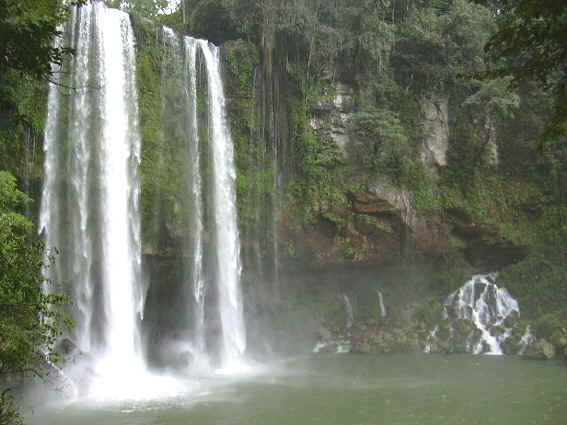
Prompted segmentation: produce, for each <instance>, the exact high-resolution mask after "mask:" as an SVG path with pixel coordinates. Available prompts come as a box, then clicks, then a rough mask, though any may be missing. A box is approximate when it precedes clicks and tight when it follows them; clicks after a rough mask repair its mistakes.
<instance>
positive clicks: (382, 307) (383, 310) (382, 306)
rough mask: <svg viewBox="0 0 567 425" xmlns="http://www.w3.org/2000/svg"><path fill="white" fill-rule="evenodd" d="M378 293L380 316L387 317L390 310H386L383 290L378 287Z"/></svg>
mask: <svg viewBox="0 0 567 425" xmlns="http://www.w3.org/2000/svg"><path fill="white" fill-rule="evenodd" d="M376 292H377V294H378V304H379V306H380V317H386V316H387V315H388V311H387V310H386V305H385V304H384V296H383V295H382V291H380V290H379V289H376Z"/></svg>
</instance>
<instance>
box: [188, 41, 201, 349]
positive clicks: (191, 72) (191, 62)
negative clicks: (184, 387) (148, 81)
mask: <svg viewBox="0 0 567 425" xmlns="http://www.w3.org/2000/svg"><path fill="white" fill-rule="evenodd" d="M183 44H184V49H185V66H186V72H185V87H186V93H187V113H188V119H189V131H188V136H189V158H191V159H192V167H191V197H192V200H193V210H192V220H191V224H192V226H191V227H192V232H193V247H192V249H193V267H192V274H191V287H192V289H193V291H192V293H193V298H194V303H195V309H194V314H193V320H194V324H193V331H194V345H195V348H196V350H197V352H198V353H200V354H201V355H202V354H203V353H204V352H205V351H206V348H205V289H206V288H205V279H204V277H203V217H202V215H203V202H202V180H201V160H200V152H199V131H198V130H199V129H198V126H197V66H196V62H197V40H196V39H194V38H191V37H185V38H184V40H183Z"/></svg>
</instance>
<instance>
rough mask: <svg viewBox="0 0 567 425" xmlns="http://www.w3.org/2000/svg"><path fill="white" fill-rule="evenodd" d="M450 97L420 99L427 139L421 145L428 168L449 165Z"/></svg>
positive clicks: (423, 158) (422, 154) (422, 157)
mask: <svg viewBox="0 0 567 425" xmlns="http://www.w3.org/2000/svg"><path fill="white" fill-rule="evenodd" d="M448 103H449V101H448V99H447V98H443V97H431V98H423V99H421V101H420V108H421V114H422V116H423V127H424V130H425V140H424V142H423V145H422V146H421V161H422V162H423V164H424V165H425V166H426V167H428V168H434V167H436V166H440V167H442V166H445V165H447V149H448V147H449V111H448Z"/></svg>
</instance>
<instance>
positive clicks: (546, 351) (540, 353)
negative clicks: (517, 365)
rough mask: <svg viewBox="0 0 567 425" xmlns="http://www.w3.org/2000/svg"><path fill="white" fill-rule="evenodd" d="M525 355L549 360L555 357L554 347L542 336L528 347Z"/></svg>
mask: <svg viewBox="0 0 567 425" xmlns="http://www.w3.org/2000/svg"><path fill="white" fill-rule="evenodd" d="M527 356H528V357H530V358H532V359H538V360H549V359H552V358H554V357H555V347H554V346H553V344H551V343H550V342H548V341H547V340H546V339H544V338H540V339H538V340H537V342H536V343H535V344H534V345H533V347H531V348H529V349H528V352H527Z"/></svg>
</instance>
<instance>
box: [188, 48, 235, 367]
mask: <svg viewBox="0 0 567 425" xmlns="http://www.w3.org/2000/svg"><path fill="white" fill-rule="evenodd" d="M198 43H199V47H200V48H201V52H202V53H203V56H204V58H205V62H206V65H207V83H208V91H209V122H210V138H211V152H212V161H213V189H212V190H213V202H214V221H215V235H216V251H217V252H216V257H217V270H216V279H217V283H218V291H219V310H220V318H221V323H222V333H223V338H222V345H223V347H222V362H223V364H224V365H225V366H232V365H233V364H235V363H239V360H240V358H241V357H242V355H243V353H244V350H245V349H246V331H245V327H244V317H243V311H242V295H241V293H240V274H241V265H240V240H239V235H238V226H237V222H236V192H235V180H236V169H235V165H234V149H233V146H232V140H231V137H230V132H229V130H228V126H227V123H226V117H225V99H224V92H223V86H222V79H221V74H220V60H219V49H218V48H217V47H215V46H213V45H212V44H210V43H208V42H207V41H205V40H199V41H198Z"/></svg>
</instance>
